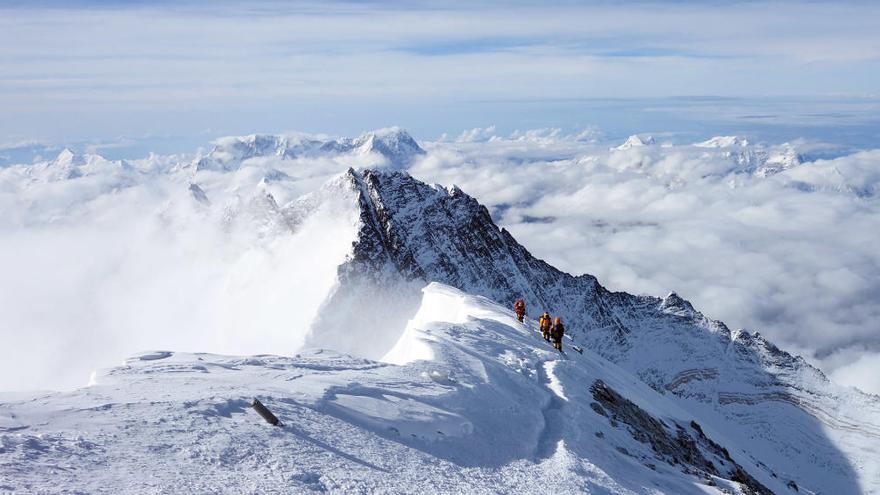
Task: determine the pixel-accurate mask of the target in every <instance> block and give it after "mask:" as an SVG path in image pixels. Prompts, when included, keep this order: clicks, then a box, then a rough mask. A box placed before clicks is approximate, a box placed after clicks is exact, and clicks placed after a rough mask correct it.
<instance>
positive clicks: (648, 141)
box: [612, 134, 654, 151]
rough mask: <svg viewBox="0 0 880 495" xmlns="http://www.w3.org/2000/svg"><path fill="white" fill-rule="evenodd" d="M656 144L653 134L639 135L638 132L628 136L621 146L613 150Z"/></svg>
mask: <svg viewBox="0 0 880 495" xmlns="http://www.w3.org/2000/svg"><path fill="white" fill-rule="evenodd" d="M652 144H654V138H653V137H652V136H644V137H643V136H639V135H638V134H633V135H632V136H630V137H628V138H627V139H626V141H624V143H623V144H621V145H620V146H617V147H616V148H612V150H618V151H624V150H628V149H632V148H639V147H642V146H650V145H652Z"/></svg>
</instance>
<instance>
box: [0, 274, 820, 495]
mask: <svg viewBox="0 0 880 495" xmlns="http://www.w3.org/2000/svg"><path fill="white" fill-rule="evenodd" d="M527 323H528V326H523V325H521V324H519V323H517V322H516V321H515V319H514V318H513V315H512V313H511V312H509V311H507V310H505V309H503V308H501V307H499V306H497V305H495V304H494V303H492V302H490V301H488V300H487V299H484V298H480V297H473V296H469V295H467V294H465V293H462V292H460V291H458V290H456V289H453V288H450V287H447V286H443V285H440V284H431V285H429V286H428V287H427V288H426V289H425V291H424V297H423V301H422V304H421V307H420V310H419V312H418V314H417V315H416V317H415V318H414V319H413V320H412V321H411V323H410V325H409V326H408V328H407V330H406V331H405V332H404V333H403V334H402V336H401V337H400V339H401V340H400V342H398V344H397V345H396V346H395V347H394V349H393V350H392V352H391V353H389V356H387V359H388V360H392V361H395V362H397V363H401V364H390V363H384V362H376V361H370V360H366V359H362V358H354V357H350V356H346V355H341V354H338V353H336V352H332V351H328V350H318V349H313V350H308V351H304V352H302V353H301V354H299V355H297V356H295V357H289V358H288V357H279V356H267V355H261V356H252V357H232V356H218V355H210V354H183V353H173V352H149V353H143V354H140V355H138V356H135V357H133V358H131V359H129V360H127V361H126V362H125V363H124V364H123V365H121V366H119V367H115V368H112V369H108V370H104V371H102V372H99V373H97V374H96V376H95V377H94V379H93V384H92V385H90V386H89V387H87V388H83V389H80V390H77V391H74V392H69V393H52V394H46V395H36V396H27V395H22V394H15V395H12V394H6V395H5V396H4V395H0V491H4V490H8V491H13V492H23V493H32V492H61V491H64V492H87V493H97V492H103V493H122V492H137V493H206V492H228V493H267V492H288V493H302V492H307V491H330V492H345V493H375V492H394V493H397V492H403V493H416V492H421V493H462V492H467V493H498V492H508V493H577V492H580V493H720V492H721V491H722V490H728V493H741V492H743V490H744V488H743V486H744V485H741V484H740V483H737V482H732V481H729V479H730V478H731V477H733V478H737V479H738V481H741V482H743V483H746V484H751V485H752V486H753V488H754V487H757V486H761V485H763V487H766V488H767V489H770V490H772V491H773V492H776V493H788V492H789V491H790V490H792V488H789V487H786V486H785V484H786V482H787V480H784V479H782V478H781V477H778V478H774V474H773V473H771V472H770V471H769V469H767V468H766V467H761V466H758V465H756V463H755V462H754V461H753V460H751V459H750V458H749V457H748V456H747V455H746V454H745V453H744V452H743V451H742V450H741V447H742V446H741V445H737V444H736V443H734V442H732V441H731V440H730V439H727V438H724V437H723V436H722V435H720V434H719V433H717V432H714V431H710V429H708V428H706V427H705V426H703V427H702V428H701V427H700V425H699V424H698V423H692V422H691V421H692V420H693V419H694V418H693V417H692V416H690V415H689V414H688V413H687V412H685V411H683V410H682V409H680V408H678V407H677V406H676V405H675V404H673V402H672V401H670V400H668V399H667V398H665V397H663V396H661V395H659V394H658V393H657V392H655V391H654V390H652V389H651V388H649V387H648V386H647V385H645V384H644V383H643V382H641V381H640V380H638V379H637V378H635V377H634V376H632V375H630V374H628V373H626V372H625V371H624V370H622V369H621V368H618V367H617V366H615V365H613V364H611V363H609V362H607V361H605V360H603V359H602V358H600V357H598V356H597V355H595V354H593V353H591V352H590V351H589V350H585V351H584V353H583V354H579V353H577V352H575V351H574V350H572V349H569V350H568V352H567V354H565V355H563V354H560V353H558V352H557V351H555V350H553V349H552V348H551V347H550V345H549V344H547V343H545V342H544V341H543V340H542V339H541V337H540V335H539V334H538V333H537V332H536V331H535V328H534V322H527ZM254 398H259V399H260V400H261V401H262V402H263V403H264V404H266V405H267V406H268V407H269V408H270V409H271V410H272V411H273V412H274V413H275V414H277V415H278V416H279V417H280V419H281V421H282V422H283V426H281V427H272V426H270V425H268V424H267V423H265V422H264V421H263V420H262V419H261V418H260V417H259V416H258V415H257V414H256V413H255V411H254V410H253V409H252V408H250V407H249V406H250V404H251V401H252V400H253V399H254ZM630 401H631V402H630ZM710 466H711V467H710ZM804 488H805V487H801V488H800V489H801V491H802V492H803V491H804ZM743 493H744V492H743Z"/></svg>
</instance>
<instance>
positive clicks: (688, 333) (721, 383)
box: [284, 170, 880, 493]
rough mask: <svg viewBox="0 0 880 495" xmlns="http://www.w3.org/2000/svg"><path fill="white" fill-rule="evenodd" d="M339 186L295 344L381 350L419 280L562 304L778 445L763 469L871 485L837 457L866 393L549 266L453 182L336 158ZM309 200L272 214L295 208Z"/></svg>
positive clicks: (687, 397) (667, 383) (681, 390)
mask: <svg viewBox="0 0 880 495" xmlns="http://www.w3.org/2000/svg"><path fill="white" fill-rule="evenodd" d="M340 185H344V187H346V188H348V189H349V190H351V191H354V193H355V195H354V197H356V198H357V199H356V205H352V206H353V207H356V208H358V209H359V217H360V222H359V227H358V232H357V239H356V240H355V242H354V243H353V246H352V251H351V253H350V255H349V257H348V259H347V260H346V262H345V263H344V264H343V265H341V266H340V267H339V269H338V271H337V278H338V283H337V284H336V285H335V286H334V288H333V290H332V291H331V293H330V294H329V295H328V297H327V299H326V300H325V302H324V304H323V305H322V308H321V310H320V311H319V315H318V318H317V319H316V320H315V322H314V323H313V326H312V331H311V332H310V334H309V336H308V338H307V339H306V343H307V345H311V346H321V347H330V348H334V349H339V350H341V351H343V352H348V353H352V354H355V355H361V356H365V357H368V358H372V359H381V358H383V357H384V356H386V355H387V354H388V353H390V352H391V350H392V349H393V348H394V347H395V346H396V345H397V344H398V342H399V341H400V339H401V338H402V336H403V334H404V329H405V327H406V322H407V321H408V320H409V319H411V318H412V317H413V315H414V314H415V313H416V311H417V309H418V305H419V301H420V297H421V295H420V288H421V287H423V286H424V285H425V284H427V283H430V282H439V283H443V284H446V285H449V286H452V287H456V288H458V289H461V290H463V291H465V292H467V293H470V294H474V295H480V296H484V297H486V298H488V299H490V300H492V301H495V302H497V303H500V304H503V305H509V304H511V303H512V301H514V300H515V299H516V298H518V297H520V296H522V297H524V298H525V299H526V301H527V304H528V308H529V314H530V316H533V317H534V316H536V315H537V314H539V313H540V312H541V311H543V310H548V311H550V312H551V313H552V314H553V315H559V316H561V317H562V319H563V321H565V322H566V324H567V328H568V329H569V333H570V334H571V336H572V337H573V339H574V341H575V342H576V343H578V345H580V346H582V347H586V348H588V349H592V350H593V351H595V352H597V353H598V354H600V355H601V356H602V357H603V358H605V359H608V360H609V361H612V362H614V363H615V364H617V365H619V366H621V367H622V368H624V369H626V370H627V371H628V372H630V373H632V374H633V375H635V376H637V377H639V379H641V380H642V381H643V382H644V383H646V384H647V385H648V386H650V387H651V388H653V389H654V390H655V391H657V392H658V393H660V394H664V395H667V396H670V397H674V398H675V399H676V401H677V402H678V403H679V404H680V405H681V406H683V407H685V408H686V409H688V410H689V411H691V412H693V413H694V415H695V416H697V417H700V418H701V422H704V423H705V424H709V425H711V426H712V427H713V428H715V429H717V430H719V431H724V432H728V433H730V434H731V435H735V436H736V437H738V438H750V439H751V443H752V447H753V449H750V450H751V451H753V452H755V453H760V452H782V454H781V455H779V456H777V457H775V458H774V459H773V461H772V462H773V465H769V464H768V465H769V466H770V467H771V468H772V469H773V471H774V472H776V473H781V474H785V475H788V476H790V477H792V478H794V477H796V478H798V479H799V480H801V481H799V483H800V484H801V485H804V486H811V487H814V488H815V489H817V490H822V491H824V490H825V489H830V488H831V487H837V488H839V487H847V489H848V490H849V491H850V492H852V493H856V492H858V491H859V483H862V484H863V486H874V487H877V486H880V470H878V466H877V465H876V464H872V463H867V464H854V463H851V462H850V461H849V460H848V459H857V458H866V457H867V456H869V451H870V450H871V449H872V447H871V446H872V445H876V443H877V442H878V441H880V421H878V418H880V399H878V398H877V397H875V396H869V395H866V394H863V393H861V392H859V391H858V390H855V389H846V388H843V387H840V386H837V385H835V384H833V383H831V382H830V381H829V380H827V379H826V378H825V376H824V375H823V374H822V373H821V372H820V371H819V370H817V369H815V368H813V367H812V366H810V365H809V364H807V363H806V362H805V361H804V360H803V359H801V358H799V357H796V356H792V355H790V354H788V353H786V352H784V351H781V350H779V349H778V348H776V347H775V346H774V345H773V344H772V343H770V342H768V341H767V340H766V339H764V338H763V337H761V336H760V335H759V334H752V333H749V332H746V331H743V330H731V329H729V328H727V327H726V326H725V325H724V324H723V323H721V322H719V321H715V320H712V319H710V318H707V317H706V316H704V315H703V314H701V313H700V312H699V311H697V310H696V309H694V308H693V306H692V305H691V304H690V303H688V302H687V301H685V300H683V299H682V298H680V297H679V296H677V295H676V294H674V293H673V294H669V295H668V296H666V297H664V298H657V297H650V296H634V295H631V294H627V293H624V292H611V291H608V290H606V289H605V288H604V287H602V286H601V285H600V284H599V283H598V281H597V280H596V279H595V277H592V276H590V275H580V276H573V275H570V274H567V273H564V272H561V271H559V270H557V269H555V268H554V267H552V266H550V265H549V264H547V263H546V262H544V261H542V260H539V259H536V258H535V257H533V256H532V255H531V254H530V253H529V252H528V250H526V249H525V248H524V247H523V246H521V245H520V244H518V243H517V242H516V240H515V239H514V238H513V237H512V236H511V235H510V234H509V233H508V232H507V231H505V230H504V229H499V228H498V227H497V226H496V225H495V224H494V223H493V221H492V218H491V216H490V214H489V211H488V210H487V209H486V208H485V207H483V206H482V205H480V204H479V203H478V202H477V201H476V200H475V199H474V198H472V197H470V196H468V195H467V194H465V193H464V192H462V191H461V190H460V189H458V188H457V187H451V188H446V187H442V186H436V185H435V186H431V185H428V184H425V183H422V182H420V181H418V180H416V179H414V178H412V177H410V176H409V175H408V174H405V173H400V172H387V171H386V172H380V171H370V170H366V171H362V172H358V171H354V170H349V171H348V172H347V173H346V174H344V175H343V176H342V177H340V178H338V179H336V180H335V181H334V182H333V183H332V184H331V185H330V186H329V187H331V188H333V189H338V188H339V187H340ZM309 201H312V200H304V201H300V202H297V203H294V204H292V205H290V206H288V207H286V208H285V209H284V214H285V215H287V216H288V217H289V218H303V217H306V216H307V213H303V212H307V211H308V203H309ZM294 223H295V222H294ZM392 360H393V361H395V362H399V361H401V360H400V359H399V358H395V359H392ZM403 361H405V360H403ZM805 432H808V433H807V434H805ZM840 451H843V452H844V454H841V453H840ZM755 455H756V456H757V455H758V454H755Z"/></svg>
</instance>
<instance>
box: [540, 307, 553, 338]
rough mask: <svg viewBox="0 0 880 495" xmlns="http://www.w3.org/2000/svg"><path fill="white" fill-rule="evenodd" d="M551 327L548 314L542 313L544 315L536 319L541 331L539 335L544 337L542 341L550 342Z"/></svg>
mask: <svg viewBox="0 0 880 495" xmlns="http://www.w3.org/2000/svg"><path fill="white" fill-rule="evenodd" d="M551 326H553V321H552V320H551V319H550V313H548V312H546V311H544V314H542V315H541V317H540V318H538V327H539V328H540V329H541V335H542V336H543V337H544V340H546V341H547V342H550V327H551Z"/></svg>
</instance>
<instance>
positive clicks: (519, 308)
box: [513, 298, 526, 323]
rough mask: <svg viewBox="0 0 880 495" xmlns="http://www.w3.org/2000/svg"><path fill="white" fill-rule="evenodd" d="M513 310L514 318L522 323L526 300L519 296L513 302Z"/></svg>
mask: <svg viewBox="0 0 880 495" xmlns="http://www.w3.org/2000/svg"><path fill="white" fill-rule="evenodd" d="M513 310H514V311H515V312H516V319H517V320H519V322H520V323H522V322H523V318H525V316H526V302H525V301H524V300H523V299H522V298H519V300H518V301H516V302H515V303H513Z"/></svg>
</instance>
